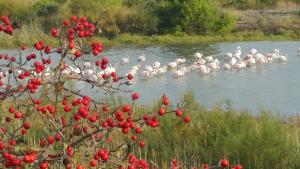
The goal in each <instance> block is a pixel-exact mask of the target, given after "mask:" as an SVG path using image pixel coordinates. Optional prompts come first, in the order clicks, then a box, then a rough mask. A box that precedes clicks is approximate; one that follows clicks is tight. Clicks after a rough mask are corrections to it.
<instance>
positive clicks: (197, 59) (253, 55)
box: [113, 46, 300, 79]
mask: <svg viewBox="0 0 300 169" xmlns="http://www.w3.org/2000/svg"><path fill="white" fill-rule="evenodd" d="M298 52H299V54H300V49H299V50H298ZM193 57H194V61H193V62H192V63H191V64H186V59H185V58H177V59H175V60H174V61H172V62H169V63H167V64H166V65H162V64H161V63H160V62H159V61H155V62H154V63H152V64H145V61H146V57H145V56H144V55H141V56H139V57H138V59H137V65H134V66H132V68H131V69H130V70H129V71H128V74H132V75H133V76H138V77H139V78H141V79H149V78H151V77H155V76H160V75H163V74H165V73H166V72H167V71H172V76H173V77H174V78H180V77H182V76H184V75H186V74H187V73H189V72H190V71H197V72H199V73H200V74H203V75H206V74H210V73H211V72H216V71H219V70H222V69H223V70H225V71H230V70H233V69H245V68H247V67H253V66H256V65H263V64H267V63H273V62H277V63H287V61H288V59H287V54H281V52H280V51H279V49H274V50H273V51H271V52H269V53H266V54H262V53H259V52H258V51H257V50H256V49H251V50H249V51H248V53H247V54H246V55H245V56H242V51H241V48H240V47H239V46H238V47H237V48H236V49H235V50H234V51H233V52H232V53H225V54H224V57H223V58H222V60H221V61H222V62H221V61H220V60H219V59H217V58H214V57H213V56H203V54H202V53H198V52H197V53H194V55H193ZM129 62H130V60H129V57H125V58H122V59H121V65H126V64H127V63H129ZM113 69H114V68H113Z"/></svg>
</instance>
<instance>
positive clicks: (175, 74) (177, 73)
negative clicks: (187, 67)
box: [173, 69, 184, 78]
mask: <svg viewBox="0 0 300 169" xmlns="http://www.w3.org/2000/svg"><path fill="white" fill-rule="evenodd" d="M182 76H184V71H183V70H181V69H179V70H175V71H174V72H173V77H174V78H179V77H182Z"/></svg>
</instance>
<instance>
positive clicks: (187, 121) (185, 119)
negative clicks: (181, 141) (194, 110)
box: [183, 116, 191, 123]
mask: <svg viewBox="0 0 300 169" xmlns="http://www.w3.org/2000/svg"><path fill="white" fill-rule="evenodd" d="M183 121H184V122H185V123H189V122H190V121H191V117H190V116H186V117H185V118H184V119H183Z"/></svg>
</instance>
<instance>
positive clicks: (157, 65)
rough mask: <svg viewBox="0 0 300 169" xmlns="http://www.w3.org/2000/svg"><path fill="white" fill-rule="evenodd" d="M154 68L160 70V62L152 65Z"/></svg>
mask: <svg viewBox="0 0 300 169" xmlns="http://www.w3.org/2000/svg"><path fill="white" fill-rule="evenodd" d="M152 67H153V68H154V69H157V68H159V67H160V62H158V61H156V62H154V63H153V64H152Z"/></svg>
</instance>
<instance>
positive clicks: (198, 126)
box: [141, 94, 300, 169]
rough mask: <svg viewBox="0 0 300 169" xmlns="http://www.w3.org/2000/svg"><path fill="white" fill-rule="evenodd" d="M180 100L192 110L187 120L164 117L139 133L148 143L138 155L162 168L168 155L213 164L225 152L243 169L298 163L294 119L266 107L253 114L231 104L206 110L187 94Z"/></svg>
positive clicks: (283, 168) (299, 143)
mask: <svg viewBox="0 0 300 169" xmlns="http://www.w3.org/2000/svg"><path fill="white" fill-rule="evenodd" d="M180 106H181V107H182V108H183V109H184V110H185V112H188V113H189V114H191V116H192V119H193V121H192V123H191V124H190V125H188V126H187V125H184V124H182V123H181V122H180V121H178V120H177V119H176V117H170V118H169V117H168V118H167V119H165V118H164V120H163V122H162V123H161V126H162V127H160V128H159V129H158V130H156V131H151V132H150V134H147V135H145V136H144V139H145V140H146V143H147V145H148V148H147V150H146V151H144V152H142V153H141V154H142V156H146V157H148V158H149V159H153V160H156V162H157V163H158V164H161V165H162V166H163V167H162V168H168V167H167V166H169V163H168V162H169V161H170V160H171V159H172V158H177V159H180V160H182V161H184V162H185V163H186V164H189V165H187V166H190V168H192V166H195V165H197V166H200V164H201V163H202V164H203V163H211V164H216V163H218V160H219V159H220V158H224V157H225V158H228V159H230V161H231V162H232V163H236V164H238V163H241V164H243V166H244V168H245V169H271V168H272V169H296V168H300V149H299V148H300V140H299V138H300V125H299V119H297V118H291V119H289V120H283V119H282V118H280V117H277V116H276V115H274V114H272V113H268V112H261V114H260V115H259V116H258V117H253V116H252V115H251V114H250V113H249V112H238V111H235V110H233V109H232V108H231V107H230V106H224V107H225V108H221V107H219V106H216V107H215V108H214V109H212V110H209V111H208V110H206V109H205V108H204V107H202V106H201V105H200V104H199V103H198V101H196V100H195V98H194V97H193V96H192V95H191V94H187V95H186V96H185V97H184V98H183V100H182V102H181V103H180ZM199 162H200V163H199Z"/></svg>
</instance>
